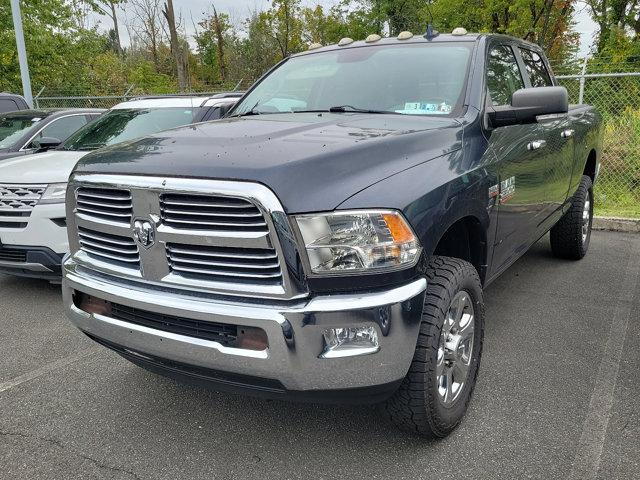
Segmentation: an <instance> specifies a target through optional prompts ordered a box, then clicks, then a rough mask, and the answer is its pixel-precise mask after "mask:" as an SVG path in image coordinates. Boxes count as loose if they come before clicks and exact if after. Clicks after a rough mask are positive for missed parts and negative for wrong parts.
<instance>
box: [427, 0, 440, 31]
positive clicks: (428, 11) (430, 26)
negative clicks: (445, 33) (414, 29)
mask: <svg viewBox="0 0 640 480" xmlns="http://www.w3.org/2000/svg"><path fill="white" fill-rule="evenodd" d="M426 3H427V13H428V14H429V25H427V33H425V34H424V38H426V39H427V40H432V39H433V38H435V37H437V36H438V34H439V32H438V31H437V30H435V29H434V28H433V12H432V11H431V0H426Z"/></svg>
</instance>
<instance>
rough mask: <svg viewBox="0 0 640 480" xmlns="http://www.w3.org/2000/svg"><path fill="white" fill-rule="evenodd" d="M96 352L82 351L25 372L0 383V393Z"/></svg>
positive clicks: (95, 350)
mask: <svg viewBox="0 0 640 480" xmlns="http://www.w3.org/2000/svg"><path fill="white" fill-rule="evenodd" d="M98 351H100V350H99V349H95V348H92V349H89V350H83V351H81V352H78V353H75V354H73V355H69V356H68V357H64V358H61V359H60V360H56V361H55V362H51V363H48V364H46V365H43V366H42V367H40V368H37V369H35V370H32V371H30V372H27V373H25V374H23V375H20V376H19V377H16V378H13V379H11V380H8V381H6V382H3V383H0V393H2V392H5V391H7V390H10V389H12V388H13V387H17V386H18V385H22V384H23V383H25V382H29V381H31V380H34V379H36V378H38V377H41V376H42V375H44V374H46V373H49V372H52V371H54V370H57V369H59V368H63V367H66V366H67V365H71V364H72V363H75V362H77V361H78V360H81V359H83V358H85V357H88V356H89V355H93V354H94V353H96V352H98Z"/></svg>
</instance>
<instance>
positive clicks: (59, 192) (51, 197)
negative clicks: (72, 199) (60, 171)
mask: <svg viewBox="0 0 640 480" xmlns="http://www.w3.org/2000/svg"><path fill="white" fill-rule="evenodd" d="M66 195H67V184H66V183H52V184H50V185H49V186H47V189H46V190H45V191H44V193H43V194H42V197H40V202H38V203H39V204H40V205H46V204H50V203H64V199H65V196H66Z"/></svg>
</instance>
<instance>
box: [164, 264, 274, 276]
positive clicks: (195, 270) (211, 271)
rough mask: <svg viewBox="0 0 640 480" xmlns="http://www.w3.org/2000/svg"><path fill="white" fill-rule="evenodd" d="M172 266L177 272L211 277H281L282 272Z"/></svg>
mask: <svg viewBox="0 0 640 480" xmlns="http://www.w3.org/2000/svg"><path fill="white" fill-rule="evenodd" d="M171 268H172V269H173V270H174V271H176V272H185V273H196V274H201V275H207V276H211V277H237V278H250V279H269V278H280V272H272V273H244V272H241V271H239V270H234V271H228V270H217V269H214V268H192V267H184V266H181V265H179V264H176V263H172V265H171Z"/></svg>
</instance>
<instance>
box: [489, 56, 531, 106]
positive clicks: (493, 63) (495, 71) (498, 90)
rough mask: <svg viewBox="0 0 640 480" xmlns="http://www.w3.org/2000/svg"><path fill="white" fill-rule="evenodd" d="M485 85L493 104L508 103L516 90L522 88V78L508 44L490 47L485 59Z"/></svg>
mask: <svg viewBox="0 0 640 480" xmlns="http://www.w3.org/2000/svg"><path fill="white" fill-rule="evenodd" d="M487 86H488V89H489V95H490V96H491V101H492V102H493V104H494V105H496V106H499V105H510V104H511V97H512V96H513V93H514V92H515V91H516V90H519V89H521V88H524V80H523V79H522V74H521V73H520V67H519V66H518V61H517V60H516V56H515V53H513V49H512V48H511V47H510V46H509V45H498V46H495V47H493V48H492V49H491V51H490V52H489V58H488V61H487Z"/></svg>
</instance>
